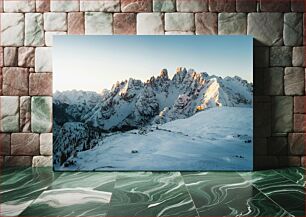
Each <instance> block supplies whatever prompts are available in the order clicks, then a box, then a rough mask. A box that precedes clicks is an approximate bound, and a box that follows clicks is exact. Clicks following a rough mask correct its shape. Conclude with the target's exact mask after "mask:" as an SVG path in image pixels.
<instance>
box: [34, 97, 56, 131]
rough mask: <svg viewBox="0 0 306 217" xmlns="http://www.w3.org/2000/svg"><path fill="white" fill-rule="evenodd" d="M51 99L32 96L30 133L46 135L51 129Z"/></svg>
mask: <svg viewBox="0 0 306 217" xmlns="http://www.w3.org/2000/svg"><path fill="white" fill-rule="evenodd" d="M51 116H52V97H49V96H34V97H32V101H31V131H32V132H35V133H48V132H50V131H51V128H52V117H51Z"/></svg>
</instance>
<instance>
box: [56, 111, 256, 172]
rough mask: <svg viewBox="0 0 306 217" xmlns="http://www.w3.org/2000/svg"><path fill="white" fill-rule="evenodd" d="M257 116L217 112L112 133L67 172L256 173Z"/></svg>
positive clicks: (204, 112)
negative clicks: (254, 119)
mask: <svg viewBox="0 0 306 217" xmlns="http://www.w3.org/2000/svg"><path fill="white" fill-rule="evenodd" d="M252 116H253V110H252V108H247V107H219V108H211V109H207V110H205V111H202V112H199V113H197V114H195V115H194V116H192V117H189V118H186V119H180V120H175V121H172V122H168V123H166V124H162V125H152V126H149V127H146V128H142V129H137V130H131V131H127V132H124V133H112V134H109V135H108V136H107V137H105V138H104V139H103V140H100V142H99V143H98V145H97V146H95V147H94V148H93V149H90V150H87V151H83V152H80V153H78V155H77V156H76V157H73V158H72V160H73V161H74V162H75V165H73V166H71V167H69V168H65V167H61V168H58V169H63V170H65V169H68V170H74V169H78V170H207V169H208V170H220V169H223V170H252V144H253V141H252V125H251V124H250V122H251V121H252Z"/></svg>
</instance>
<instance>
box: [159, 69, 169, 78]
mask: <svg viewBox="0 0 306 217" xmlns="http://www.w3.org/2000/svg"><path fill="white" fill-rule="evenodd" d="M159 76H160V77H161V78H168V70H167V69H162V70H161V71H160V74H159Z"/></svg>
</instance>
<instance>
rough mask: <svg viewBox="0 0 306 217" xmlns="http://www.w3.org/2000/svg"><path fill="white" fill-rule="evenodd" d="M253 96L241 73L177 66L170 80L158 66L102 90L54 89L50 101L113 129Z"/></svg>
mask: <svg viewBox="0 0 306 217" xmlns="http://www.w3.org/2000/svg"><path fill="white" fill-rule="evenodd" d="M252 96H253V85H252V84H251V83H248V82H247V81H246V80H243V79H241V78H240V77H237V76H235V77H225V78H221V77H217V76H213V75H212V76H209V75H208V74H207V73H205V72H200V73H197V72H195V71H194V70H192V69H189V70H188V71H187V70H186V69H185V68H177V70H176V73H175V75H174V76H173V78H172V79H170V78H169V77H168V72H167V70H166V69H162V70H161V72H160V75H159V76H157V77H151V78H150V79H149V80H147V81H146V82H142V81H140V80H135V79H132V78H130V79H129V80H125V81H122V82H117V83H116V84H114V85H113V87H112V88H111V90H110V91H104V92H103V94H101V95H100V94H97V93H93V92H83V91H82V92H77V91H71V92H62V93H56V94H55V95H54V106H55V111H56V110H60V111H61V112H64V114H66V116H67V117H69V118H68V119H70V121H76V122H82V123H85V124H87V125H88V126H91V127H94V128H97V129H100V130H103V131H116V130H125V129H132V128H137V127H139V126H144V125H146V124H152V123H165V122H168V121H171V120H175V119H180V118H187V117H190V116H192V115H194V114H195V113H196V112H198V111H200V110H204V109H207V108H212V107H216V106H231V107H233V106H251V105H252V103H253V102H252V99H253V97H252ZM55 117H56V116H55ZM55 121H56V119H55Z"/></svg>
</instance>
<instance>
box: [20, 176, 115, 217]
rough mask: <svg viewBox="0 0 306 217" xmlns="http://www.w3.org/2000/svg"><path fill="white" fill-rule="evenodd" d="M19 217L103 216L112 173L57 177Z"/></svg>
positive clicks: (110, 194) (107, 204)
mask: <svg viewBox="0 0 306 217" xmlns="http://www.w3.org/2000/svg"><path fill="white" fill-rule="evenodd" d="M60 174H61V175H60V176H59V178H58V179H56V180H55V181H54V182H53V183H52V185H50V187H49V188H48V189H47V190H46V191H44V192H43V193H42V194H41V195H40V196H39V197H38V198H37V199H36V200H35V201H34V202H33V203H32V204H31V205H30V206H29V207H28V208H27V209H25V210H24V211H23V212H22V213H21V215H22V216H35V215H37V214H38V213H39V215H44V216H105V215H106V213H107V211H108V209H109V203H110V200H111V196H112V191H113V188H114V184H115V179H116V173H111V172H64V173H60Z"/></svg>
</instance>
